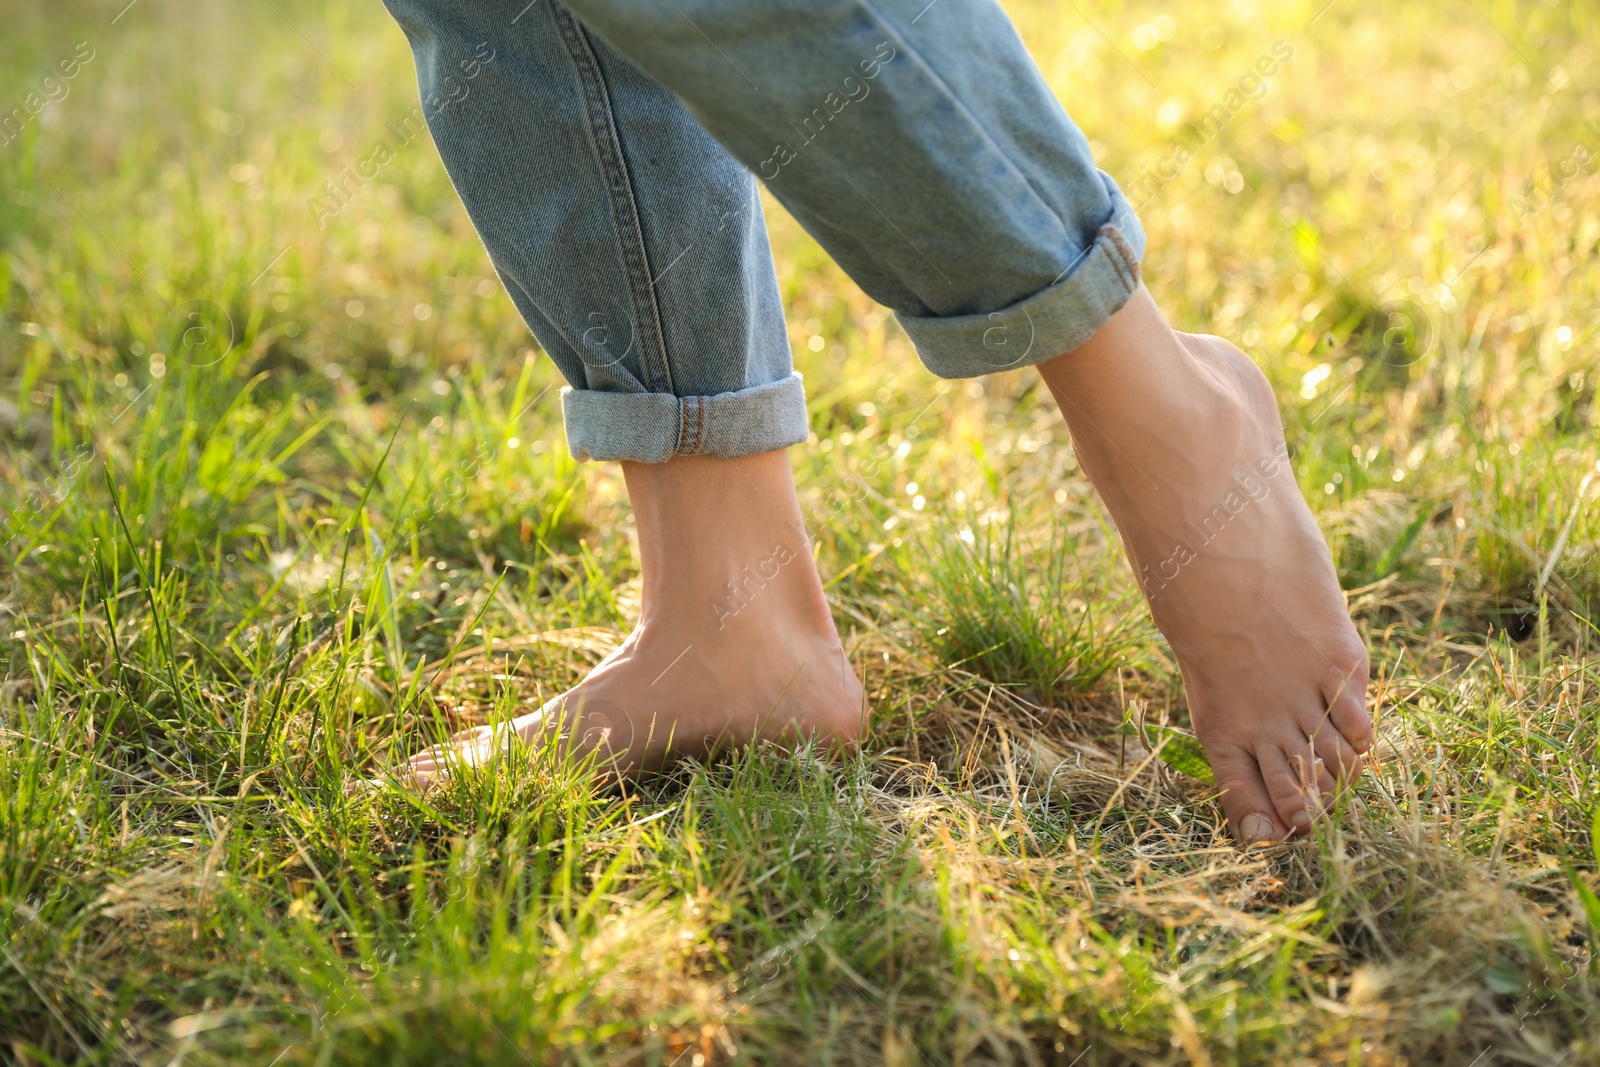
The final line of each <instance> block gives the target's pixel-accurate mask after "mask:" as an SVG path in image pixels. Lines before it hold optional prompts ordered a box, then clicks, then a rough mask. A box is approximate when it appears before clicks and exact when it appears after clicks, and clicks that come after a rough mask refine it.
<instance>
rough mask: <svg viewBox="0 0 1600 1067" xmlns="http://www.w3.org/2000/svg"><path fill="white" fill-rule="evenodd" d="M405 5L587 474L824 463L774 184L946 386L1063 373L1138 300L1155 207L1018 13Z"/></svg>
mask: <svg viewBox="0 0 1600 1067" xmlns="http://www.w3.org/2000/svg"><path fill="white" fill-rule="evenodd" d="M385 2H386V3H387V5H388V7H389V10H390V11H391V12H392V13H393V14H394V16H395V18H396V19H397V20H398V21H399V23H400V25H401V27H402V28H403V29H404V30H405V32H406V35H407V37H408V38H409V40H410V41H411V45H412V48H413V51H414V53H415V56H416V62H417V72H418V81H419V84H420V88H421V95H422V102H423V111H424V114H426V116H427V119H428V125H429V128H430V130H431V131H432V134H433V138H434V141H435V143H436V144H437V145H438V147H439V152H440V155H441V156H442V157H443V159H444V163H445V166H446V168H447V170H448V171H449V173H450V177H451V180H452V181H453V182H454V183H455V186H456V189H457V191H458V192H459V193H460V195H461V199H462V201H463V202H464V203H465V204H466V207H467V211H468V213H469V215H470V216H471V217H472V221H473V224H474V225H475V226H476V227H477V229H478V232H479V234H480V235H481V236H482V238H483V242H484V244H485V245H486V246H487V248H488V250H489V254H490V256H491V257H492V258H493V260H494V263H495V266H496V268H497V269H498V271H499V272H500V276H501V278H502V279H503V281H504V282H505V285H506V289H507V291H508V292H509V293H510V294H511V297H512V299H513V300H514V301H515V302H516V304H517V307H518V309H519V310H520V311H521V312H522V314H523V316H524V317H525V318H526V319H527V322H528V325H529V327H530V328H531V329H532V330H533V332H534V335H535V336H536V337H537V338H538V339H539V342H540V344H542V345H543V346H544V348H545V350H546V351H547V352H549V353H550V356H551V358H552V359H554V360H555V363H556V365H557V367H558V368H559V369H560V370H561V373H562V374H563V375H564V376H565V377H566V379H567V381H568V382H569V383H571V386H570V388H568V389H567V390H565V391H564V392H563V394H562V400H563V410H564V412H565V416H566V426H567V438H568V443H569V445H570V447H571V449H572V452H573V454H574V455H575V456H577V457H578V458H580V459H591V458H592V459H633V460H641V461H646V462H659V461H662V460H666V459H670V458H671V457H673V456H677V455H694V454H703V455H714V456H726V457H737V456H746V455H753V454H756V453H759V452H766V451H771V450H773V449H777V448H783V447H785V446H788V445H791V444H795V443H797V442H799V441H802V440H804V439H805V438H806V436H807V433H808V426H807V420H806V411H805V394H804V390H803V388H802V385H801V381H800V376H799V375H798V374H796V373H795V372H794V370H793V368H792V366H791V363H790V356H789V346H788V338H787V333H786V331H785V328H784V322H783V309H782V306H781V303H780V301H779V296H778V288H777V279H776V275H775V273H774V270H773V264H772V256H771V251H770V249H769V247H768V244H767V235H766V227H765V223H764V220H763V218H762V212H761V205H760V200H759V198H758V197H757V190H756V176H759V178H760V180H761V181H763V182H764V183H765V184H766V186H767V188H768V189H769V190H770V191H771V192H772V194H773V195H774V196H775V197H777V198H778V200H779V201H780V202H781V203H782V204H783V205H784V207H786V208H787V209H788V210H789V211H790V212H791V213H792V214H793V215H794V216H795V218H796V219H798V220H799V221H800V223H801V224H802V225H803V226H805V228H806V229H807V230H808V231H809V232H810V233H811V234H812V236H814V237H815V238H816V239H817V241H818V242H819V243H820V244H821V245H822V246H823V247H824V248H825V249H827V251H828V253H829V254H830V255H832V256H833V258H834V259H835V260H836V261H837V262H838V263H839V264H840V266H842V267H843V268H844V269H845V271H847V272H848V273H849V275H850V276H851V277H852V278H853V279H854V280H855V281H856V282H857V284H859V285H860V286H861V287H862V289H864V290H865V291H866V292H867V294H868V295H869V296H871V297H872V298H873V299H875V300H877V301H878V302H880V303H882V304H884V305H886V306H888V307H890V308H892V309H893V310H894V312H895V315H896V317H897V318H898V319H899V321H900V323H901V324H902V326H903V327H904V328H905V330H906V333H907V334H908V335H909V336H910V337H911V340H912V342H913V343H914V344H915V346H916V349H917V352H918V354H919V356H920V357H921V359H922V361H923V362H924V363H925V364H926V365H927V366H928V368H929V369H930V370H932V371H933V372H934V373H935V374H938V375H940V376H942V377H946V378H965V377H973V376H976V375H981V374H987V373H990V372H992V371H996V370H1005V369H1009V368H1014V367H1021V366H1027V365H1030V364H1033V363H1039V362H1042V361H1044V360H1047V359H1051V358H1053V357H1055V356H1057V355H1060V354H1061V353H1063V352H1066V351H1068V350H1070V349H1072V348H1075V347H1077V346H1078V345H1079V344H1081V343H1082V342H1084V341H1085V340H1087V339H1088V338H1089V337H1090V335H1092V334H1093V333H1094V332H1095V331H1096V330H1098V329H1099V328H1100V327H1101V326H1102V325H1104V324H1105V322H1106V320H1107V319H1109V318H1110V317H1111V315H1112V314H1113V313H1114V312H1115V311H1116V310H1117V309H1118V308H1120V307H1122V305H1123V304H1124V303H1126V302H1127V300H1128V298H1129V297H1130V296H1131V295H1132V293H1133V291H1134V290H1135V288H1137V286H1138V281H1139V261H1140V259H1141V258H1142V256H1143V251H1144V232H1143V230H1142V229H1141V227H1140V226H1139V223H1138V220H1137V219H1136V218H1135V216H1134V213H1133V210H1132V208H1131V207H1130V206H1129V205H1128V202H1127V201H1126V199H1125V198H1124V197H1123V195H1122V193H1121V192H1120V191H1119V190H1118V189H1117V187H1116V184H1115V183H1114V182H1113V181H1112V180H1111V179H1110V178H1109V177H1108V176H1107V175H1105V174H1103V173H1101V172H1100V171H1098V170H1097V169H1096V168H1095V166H1094V161H1093V158H1092V156H1091V155H1090V152H1089V146H1088V143H1087V142H1086V141H1085V140H1084V137H1083V135H1082V134H1081V133H1080V132H1079V131H1078V129H1077V127H1076V126H1074V125H1073V123H1072V121H1071V119H1069V118H1068V117H1067V115H1066V113H1065V112H1064V111H1063V110H1062V108H1061V106H1060V104H1059V103H1058V102H1057V101H1056V99H1055V97H1054V95H1053V94H1052V93H1051V92H1050V90H1049V87H1048V86H1047V85H1046V84H1045V82H1044V79H1043V77H1042V76H1041V75H1040V74H1039V71H1038V69H1037V68H1036V67H1035V65H1034V63H1033V61H1032V59H1031V58H1030V57H1029V56H1028V54H1027V52H1026V50H1025V49H1024V48H1023V45H1022V42H1021V41H1020V40H1019V39H1018V37H1017V34H1016V31H1015V30H1014V29H1013V27H1012V25H1011V23H1010V20H1009V19H1007V17H1006V15H1005V14H1004V12H1003V11H1002V10H1001V9H1000V7H999V6H998V4H996V3H994V2H993V0H933V2H932V3H929V2H928V0H905V2H901V0H568V2H567V3H566V4H565V5H559V4H556V3H553V2H552V0H533V2H532V3H528V2H527V0H385ZM486 57H488V58H487V59H486Z"/></svg>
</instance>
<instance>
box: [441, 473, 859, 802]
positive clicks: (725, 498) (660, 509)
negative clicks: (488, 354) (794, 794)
mask: <svg viewBox="0 0 1600 1067" xmlns="http://www.w3.org/2000/svg"><path fill="white" fill-rule="evenodd" d="M623 472H624V475H625V476H626V478H627V481H628V495H629V497H630V498H631V499H632V501H633V510H634V519H635V522H636V524H637V527H638V531H639V554H640V557H641V559H640V562H641V567H642V571H643V583H644V589H643V598H642V610H641V613H640V620H639V625H638V627H637V628H636V629H635V630H634V631H633V633H631V634H629V635H628V638H627V640H626V641H624V642H623V644H622V646H621V647H620V648H618V649H617V650H616V651H615V652H613V653H612V654H611V655H609V656H607V657H606V658H605V659H604V660H603V661H602V662H601V663H600V664H599V665H598V666H596V667H595V669H594V670H593V671H592V672H590V674H589V675H588V677H586V678H584V680H583V681H581V682H579V683H578V684H577V685H575V686H574V687H573V688H571V689H570V690H568V691H567V692H565V693H563V694H561V695H560V696H558V697H555V698H554V699H552V700H550V701H549V702H547V703H546V704H545V705H544V706H543V707H541V708H539V709H538V710H536V711H533V712H531V713H529V714H527V715H523V716H521V717H519V718H517V719H514V720H512V721H511V722H510V723H506V724H501V725H499V726H484V727H479V728H478V729H476V730H471V731H468V732H466V733H464V734H461V735H459V736H457V737H456V738H454V739H453V740H452V741H451V742H450V743H449V744H447V745H443V746H438V747H435V748H432V749H429V750H428V751H426V752H423V753H421V754H420V755H417V756H415V757H413V759H412V760H411V764H410V773H411V775H412V776H413V777H414V778H415V780H416V782H417V783H418V784H419V785H421V786H424V787H426V786H428V785H430V784H433V783H435V782H437V780H438V779H439V778H440V777H441V776H442V775H445V774H448V773H449V772H450V770H451V768H452V767H456V766H460V765H462V764H477V763H482V762H484V761H486V760H488V759H491V758H493V757H495V756H497V755H500V754H503V753H504V752H505V751H506V750H507V748H508V747H510V746H512V745H513V744H514V742H515V741H516V740H521V741H523V742H526V743H528V744H539V743H542V742H544V741H546V740H549V739H550V738H551V735H552V734H553V735H554V738H555V740H556V743H557V744H558V745H560V746H571V745H577V746H580V747H579V749H578V751H579V753H580V754H586V753H587V752H589V751H591V750H592V751H593V752H594V755H595V759H596V764H597V766H598V767H600V768H601V769H602V770H603V772H605V773H615V774H630V773H636V772H640V771H649V770H654V769H657V768H659V767H661V766H662V765H663V764H664V763H666V762H668V761H669V760H670V759H672V758H677V757H682V756H699V755H705V754H706V753H707V752H709V751H710V750H711V749H713V748H715V747H718V746H726V745H732V746H737V745H744V744H748V743H749V742H751V741H753V740H755V739H757V738H763V739H768V740H774V741H784V742H791V743H792V742H796V741H799V740H802V739H805V738H816V739H817V740H819V741H822V742H823V743H824V744H826V745H828V746H830V747H848V746H851V745H853V744H854V743H855V742H856V740H857V738H858V737H859V736H860V733H861V730H862V728H863V726H864V724H865V719H866V698H865V695H864V693H863V691H862V688H861V683H860V681H859V680H858V679H857V678H856V675H855V671H854V670H853V669H852V668H851V666H850V664H849V662H848V660H847V659H846V658H845V654H844V649H843V647H842V646H841V645H840V643H839V636H838V633H837V632H836V631H835V630H834V626H833V618H832V616H831V615H830V614H829V611H828V605H827V601H826V600H825V599H824V597H823V592H822V584H821V582H820V581H819V580H818V578H817V571H816V567H815V565H814V564H813V563H812V559H811V549H810V545H809V543H808V542H807V540H806V536H805V529H804V527H803V525H802V524H801V519H800V505H799V502H798V501H797V500H796V498H795V492H794V481H793V478H792V476H791V474H790V471H789V464H788V460H787V457H786V456H785V454H784V453H783V452H768V453H765V454H763V455H759V456H751V457H748V458H746V459H739V460H726V459H714V458H710V457H705V456H684V457H679V458H677V459H673V460H670V461H669V462H666V463H653V464H646V463H624V464H623Z"/></svg>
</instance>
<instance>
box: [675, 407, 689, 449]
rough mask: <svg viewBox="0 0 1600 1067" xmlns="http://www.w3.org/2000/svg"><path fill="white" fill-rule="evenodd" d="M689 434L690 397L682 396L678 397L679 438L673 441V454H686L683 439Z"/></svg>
mask: <svg viewBox="0 0 1600 1067" xmlns="http://www.w3.org/2000/svg"><path fill="white" fill-rule="evenodd" d="M688 435H689V398H688V397H680V398H679V399H678V439H677V440H676V441H674V442H672V454H673V455H674V456H682V455H685V454H686V453H685V450H684V447H683V439H684V438H685V437H687V436H688Z"/></svg>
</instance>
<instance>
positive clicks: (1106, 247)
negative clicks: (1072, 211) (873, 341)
mask: <svg viewBox="0 0 1600 1067" xmlns="http://www.w3.org/2000/svg"><path fill="white" fill-rule="evenodd" d="M1106 185H1107V187H1108V189H1109V190H1110V192H1111V201H1112V204H1111V216H1110V218H1109V220H1108V221H1107V222H1105V223H1104V224H1103V225H1101V227H1100V230H1099V232H1098V233H1097V234H1096V235H1095V239H1094V243H1093V244H1091V245H1090V246H1089V247H1088V248H1087V249H1085V250H1084V252H1083V254H1082V255H1080V256H1079V257H1078V259H1077V261H1076V262H1075V263H1073V264H1072V266H1070V267H1069V268H1068V269H1067V271H1066V272H1065V273H1064V277H1062V278H1061V279H1060V280H1059V281H1057V282H1055V283H1053V284H1051V285H1049V286H1048V287H1046V288H1044V289H1041V290H1040V291H1039V292H1037V293H1034V294H1033V295H1032V296H1029V297H1025V298H1023V299H1022V300H1019V301H1017V302H1016V303H1015V304H1012V305H1011V306H1010V307H1007V308H1003V309H1001V310H999V311H991V312H988V313H987V314H975V315H951V316H946V317H940V316H935V315H897V316H896V317H897V318H898V319H899V320H900V325H901V326H902V327H904V328H905V331H906V334H907V335H908V336H909V337H910V338H911V343H912V344H914V345H916V348H917V355H918V356H919V357H921V359H922V362H923V364H924V365H925V366H926V367H927V368H928V369H929V370H931V371H933V373H935V374H937V375H938V376H939V377H941V378H976V377H978V376H979V375H982V374H993V373H994V372H996V371H1003V370H1013V369H1015V368H1017V367H1028V366H1032V365H1033V364H1035V363H1043V362H1044V361H1045V360H1047V359H1054V358H1055V357H1056V356H1059V355H1061V354H1062V353H1063V352H1070V351H1072V350H1073V349H1074V348H1077V347H1078V346H1079V345H1081V344H1083V343H1084V342H1085V341H1087V340H1088V339H1089V338H1090V337H1092V336H1094V334H1095V332H1096V331H1098V330H1099V329H1100V327H1102V326H1104V325H1105V324H1106V323H1107V322H1108V321H1109V320H1110V318H1111V316H1112V315H1114V314H1116V312H1117V311H1119V310H1120V309H1121V308H1122V306H1123V305H1124V304H1126V303H1127V302H1128V300H1129V298H1131V297H1132V296H1133V293H1134V290H1136V289H1137V288H1138V287H1139V261H1140V260H1142V259H1143V258H1144V228H1143V227H1142V226H1140V225H1139V220H1138V218H1137V217H1136V216H1135V215H1134V213H1133V208H1132V207H1131V206H1130V205H1129V204H1128V201H1127V200H1126V199H1125V198H1124V197H1123V195H1122V192H1121V190H1119V189H1118V188H1117V187H1116V185H1115V184H1114V183H1112V182H1111V181H1110V180H1109V179H1107V180H1106Z"/></svg>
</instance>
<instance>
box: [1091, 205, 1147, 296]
mask: <svg viewBox="0 0 1600 1067" xmlns="http://www.w3.org/2000/svg"><path fill="white" fill-rule="evenodd" d="M1100 236H1102V237H1104V238H1107V239H1108V240H1109V241H1110V242H1111V247H1112V249H1113V250H1114V251H1115V252H1116V255H1114V256H1112V257H1111V265H1112V266H1113V267H1118V268H1119V269H1118V270H1117V280H1118V281H1120V282H1122V283H1123V284H1124V285H1126V286H1127V287H1128V291H1129V292H1130V293H1131V292H1133V290H1135V289H1137V288H1138V287H1139V259H1138V257H1137V256H1135V255H1134V254H1133V246H1132V245H1130V244H1129V243H1128V239H1127V238H1126V237H1124V236H1122V231H1121V230H1119V229H1117V228H1116V227H1115V226H1113V225H1112V224H1111V223H1109V222H1108V223H1106V224H1105V225H1104V226H1102V227H1100ZM1119 259H1120V260H1121V261H1122V262H1121V264H1118V263H1117V260H1119ZM1120 268H1126V273H1127V274H1128V278H1124V277H1123V273H1124V272H1123V270H1122V269H1120ZM1129 278H1131V279H1132V280H1131V281H1130V280H1129Z"/></svg>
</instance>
